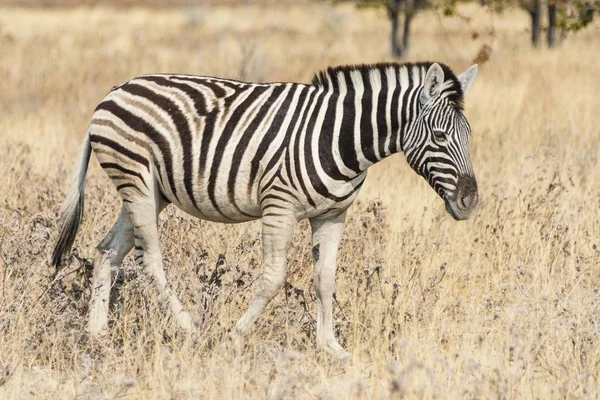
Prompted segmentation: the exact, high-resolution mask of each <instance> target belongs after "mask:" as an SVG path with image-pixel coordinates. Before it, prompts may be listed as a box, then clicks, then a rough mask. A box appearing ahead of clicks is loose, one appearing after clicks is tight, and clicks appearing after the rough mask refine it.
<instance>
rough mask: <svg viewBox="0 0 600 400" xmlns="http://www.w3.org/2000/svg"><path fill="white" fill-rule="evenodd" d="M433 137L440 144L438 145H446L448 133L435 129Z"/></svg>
mask: <svg viewBox="0 0 600 400" xmlns="http://www.w3.org/2000/svg"><path fill="white" fill-rule="evenodd" d="M433 137H434V138H435V140H436V142H438V143H446V132H444V131H443V130H441V129H434V130H433Z"/></svg>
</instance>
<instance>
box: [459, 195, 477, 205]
mask: <svg viewBox="0 0 600 400" xmlns="http://www.w3.org/2000/svg"><path fill="white" fill-rule="evenodd" d="M474 199H475V196H471V195H466V196H462V197H460V199H459V204H458V205H459V206H460V207H461V208H470V207H471V205H472V204H473V200H474Z"/></svg>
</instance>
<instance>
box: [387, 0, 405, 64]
mask: <svg viewBox="0 0 600 400" xmlns="http://www.w3.org/2000/svg"><path fill="white" fill-rule="evenodd" d="M387 9H388V16H389V17H390V22H391V24H392V30H391V33H390V35H391V37H390V42H391V45H392V57H400V56H401V55H402V49H401V48H400V47H399V46H398V12H399V10H400V2H399V0H390V1H389V2H388V6H387Z"/></svg>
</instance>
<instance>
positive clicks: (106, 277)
mask: <svg viewBox="0 0 600 400" xmlns="http://www.w3.org/2000/svg"><path fill="white" fill-rule="evenodd" d="M132 248H133V225H132V223H131V218H129V213H128V212H127V210H126V209H125V207H123V208H121V213H120V214H119V217H118V218H117V221H116V222H115V224H114V225H113V227H112V229H111V230H110V232H108V234H107V235H106V237H105V238H104V239H103V240H102V241H101V242H100V244H98V246H97V247H96V255H95V259H94V276H93V278H92V297H91V299H90V317H89V322H88V331H89V332H90V333H91V334H92V336H96V335H99V334H102V333H105V332H106V328H107V325H106V323H107V321H108V309H109V299H110V290H111V287H112V277H113V274H114V272H116V270H117V269H118V268H119V266H120V265H121V263H122V262H123V258H125V256H126V255H127V253H129V252H130V251H131V249H132Z"/></svg>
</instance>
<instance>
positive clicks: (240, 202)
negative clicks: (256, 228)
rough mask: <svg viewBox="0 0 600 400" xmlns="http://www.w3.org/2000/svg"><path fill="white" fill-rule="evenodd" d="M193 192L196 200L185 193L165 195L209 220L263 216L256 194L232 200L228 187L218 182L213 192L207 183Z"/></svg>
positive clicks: (240, 220) (233, 219) (177, 204)
mask: <svg viewBox="0 0 600 400" xmlns="http://www.w3.org/2000/svg"><path fill="white" fill-rule="evenodd" d="M193 192H194V196H193V197H194V199H195V201H192V200H191V198H189V196H186V195H183V194H182V195H181V196H177V197H175V196H174V195H173V194H168V195H165V197H166V198H167V199H168V200H169V201H170V202H171V203H173V205H175V206H176V207H177V208H179V209H181V210H182V211H184V212H186V213H188V214H190V215H193V216H195V217H197V218H200V219H203V220H207V221H212V222H225V223H238V222H246V221H252V220H255V219H259V218H261V211H260V205H259V203H258V200H257V199H256V198H255V197H254V196H252V198H247V197H241V196H234V197H233V199H234V201H233V202H231V201H229V195H228V193H227V188H226V187H222V186H221V187H219V186H218V184H216V187H215V189H214V191H212V192H210V191H209V190H208V185H207V184H203V185H200V186H197V187H194V190H193Z"/></svg>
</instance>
